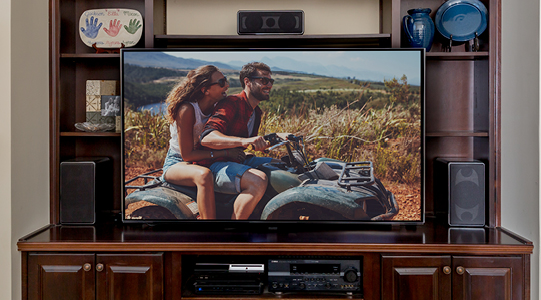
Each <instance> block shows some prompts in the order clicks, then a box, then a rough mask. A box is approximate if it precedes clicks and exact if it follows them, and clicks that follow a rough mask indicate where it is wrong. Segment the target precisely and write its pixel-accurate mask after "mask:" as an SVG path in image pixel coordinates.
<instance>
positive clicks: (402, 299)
mask: <svg viewBox="0 0 541 300" xmlns="http://www.w3.org/2000/svg"><path fill="white" fill-rule="evenodd" d="M450 266H451V257H450V256H383V257H382V268H381V275H382V283H381V288H382V291H381V296H382V299H383V300H423V299H427V300H450V299H451V275H450V271H451V269H450Z"/></svg>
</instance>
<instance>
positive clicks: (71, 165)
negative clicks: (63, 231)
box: [60, 157, 113, 225]
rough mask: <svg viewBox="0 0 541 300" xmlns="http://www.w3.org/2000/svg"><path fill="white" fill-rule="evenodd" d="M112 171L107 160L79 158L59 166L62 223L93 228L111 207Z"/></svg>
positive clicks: (110, 162) (110, 164) (105, 158)
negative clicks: (100, 216)
mask: <svg viewBox="0 0 541 300" xmlns="http://www.w3.org/2000/svg"><path fill="white" fill-rule="evenodd" d="M112 173H113V168H112V161H111V160H110V159H109V158H108V157H78V158H74V159H69V160H65V161H63V162H61V163H60V223H61V224H73V225H78V224H94V223H95V222H96V213H97V212H98V211H102V210H103V209H104V208H105V203H111V202H112V201H110V199H111V198H112V196H113V176H112Z"/></svg>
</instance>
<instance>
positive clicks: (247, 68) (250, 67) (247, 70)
mask: <svg viewBox="0 0 541 300" xmlns="http://www.w3.org/2000/svg"><path fill="white" fill-rule="evenodd" d="M257 70H261V71H266V72H269V73H271V74H272V72H271V69H270V67H269V66H267V65H266V64H264V63H262V62H251V63H248V64H245V65H244V66H242V70H240V76H239V80H240V85H241V86H242V88H243V89H244V85H245V84H244V78H246V77H248V78H250V77H252V76H257Z"/></svg>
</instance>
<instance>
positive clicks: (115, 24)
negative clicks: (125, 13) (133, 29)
mask: <svg viewBox="0 0 541 300" xmlns="http://www.w3.org/2000/svg"><path fill="white" fill-rule="evenodd" d="M121 26H122V24H120V21H119V20H117V19H114V20H111V21H110V22H109V29H107V28H103V31H105V33H107V34H108V35H110V36H116V35H117V34H118V32H119V31H120V29H121V28H122V27H121Z"/></svg>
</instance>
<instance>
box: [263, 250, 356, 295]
mask: <svg viewBox="0 0 541 300" xmlns="http://www.w3.org/2000/svg"><path fill="white" fill-rule="evenodd" d="M361 271H362V257H355V259H350V258H347V259H326V258H323V259H319V258H308V259H295V258H280V259H269V260H268V274H267V278H268V289H269V292H274V293H278V294H280V293H284V292H303V293H304V292H318V293H320V292H335V293H336V292H343V293H346V294H348V295H351V294H359V293H362V288H363V286H362V272H361Z"/></svg>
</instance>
